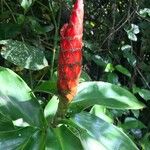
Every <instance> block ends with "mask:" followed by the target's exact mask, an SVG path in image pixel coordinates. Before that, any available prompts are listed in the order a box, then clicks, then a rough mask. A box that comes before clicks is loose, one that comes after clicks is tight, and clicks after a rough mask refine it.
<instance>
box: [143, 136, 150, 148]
mask: <svg viewBox="0 0 150 150" xmlns="http://www.w3.org/2000/svg"><path fill="white" fill-rule="evenodd" d="M141 146H142V148H143V150H149V148H150V133H147V134H146V135H145V136H144V137H143V138H142V140H141Z"/></svg>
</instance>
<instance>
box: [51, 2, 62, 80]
mask: <svg viewBox="0 0 150 150" xmlns="http://www.w3.org/2000/svg"><path fill="white" fill-rule="evenodd" d="M48 2H49V8H50V11H51V13H52V20H53V23H54V27H55V35H54V47H53V49H52V60H51V69H50V79H51V78H52V76H53V71H54V62H55V55H56V49H57V46H58V30H59V24H60V15H61V7H60V11H59V16H58V21H57V22H56V19H55V15H54V11H53V8H52V4H51V3H50V0H48ZM60 6H61V5H60Z"/></svg>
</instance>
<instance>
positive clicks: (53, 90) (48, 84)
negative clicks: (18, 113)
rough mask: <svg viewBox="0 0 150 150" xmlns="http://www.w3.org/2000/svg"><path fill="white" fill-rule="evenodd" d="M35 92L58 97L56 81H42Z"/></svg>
mask: <svg viewBox="0 0 150 150" xmlns="http://www.w3.org/2000/svg"><path fill="white" fill-rule="evenodd" d="M34 91H35V92H45V93H49V94H55V95H58V91H57V83H56V81H42V83H40V84H39V85H38V86H37V87H36V88H35V89H34Z"/></svg>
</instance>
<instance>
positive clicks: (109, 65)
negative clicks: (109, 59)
mask: <svg viewBox="0 0 150 150" xmlns="http://www.w3.org/2000/svg"><path fill="white" fill-rule="evenodd" d="M114 70H115V69H114V66H113V65H112V64H111V63H108V64H107V66H106V68H105V72H113V71H114Z"/></svg>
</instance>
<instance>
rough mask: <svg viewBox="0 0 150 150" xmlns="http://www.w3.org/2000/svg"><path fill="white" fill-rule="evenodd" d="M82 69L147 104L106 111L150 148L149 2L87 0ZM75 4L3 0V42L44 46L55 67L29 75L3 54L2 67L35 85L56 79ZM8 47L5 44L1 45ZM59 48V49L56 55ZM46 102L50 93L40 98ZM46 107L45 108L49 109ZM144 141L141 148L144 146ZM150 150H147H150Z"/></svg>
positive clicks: (0, 20)
mask: <svg viewBox="0 0 150 150" xmlns="http://www.w3.org/2000/svg"><path fill="white" fill-rule="evenodd" d="M84 3H85V16H84V36H83V39H84V47H83V71H84V72H86V73H87V74H88V75H89V76H90V78H91V80H94V81H106V82H110V83H113V84H116V85H120V86H123V87H124V88H126V89H128V90H130V91H131V92H133V93H134V94H135V95H136V96H137V97H138V99H139V100H140V101H142V102H143V103H144V104H146V106H147V107H146V108H145V109H143V110H125V111H124V110H121V111H120V110H109V109H108V110H107V111H108V112H107V113H108V115H109V116H110V117H112V116H113V117H115V124H116V125H117V126H121V125H122V126H124V128H125V130H126V133H127V134H128V135H129V136H130V137H131V138H132V139H133V140H134V141H135V142H136V144H137V145H138V146H139V148H142V146H143V145H144V146H145V145H147V147H149V148H150V142H149V138H150V101H149V100H150V9H149V8H150V1H149V0H85V1H84ZM72 4H73V1H72V0H55V1H52V8H49V3H48V0H35V1H34V2H33V3H31V4H30V3H29V2H28V3H26V4H23V2H22V1H21V0H20V1H19V0H13V1H12V0H1V1H0V40H5V39H13V40H18V41H22V42H26V43H28V44H30V45H32V46H35V47H38V48H41V49H43V50H44V53H45V54H46V55H45V56H46V58H47V60H48V63H49V65H50V67H46V68H44V69H42V70H40V71H29V70H26V69H22V68H21V67H18V66H16V65H13V64H12V63H10V62H9V61H7V60H5V59H4V58H3V57H2V56H0V65H1V66H3V67H8V68H11V69H12V70H13V71H15V72H16V73H17V74H19V75H20V76H21V77H22V78H23V79H24V80H25V81H26V82H27V83H28V85H29V86H30V87H32V88H35V87H36V85H37V84H38V82H39V81H40V80H43V79H49V78H52V74H53V72H55V71H56V70H57V58H58V52H59V30H60V28H61V26H62V25H63V24H64V23H65V22H67V21H68V19H69V15H70V11H71V7H72ZM1 47H3V45H1ZM54 50H56V51H54ZM37 96H39V97H40V98H41V97H42V99H43V101H44V102H43V105H44V106H45V105H46V103H47V102H45V101H46V100H44V99H46V98H47V95H46V94H40V93H39V94H38V95H37ZM44 106H43V107H44ZM141 143H142V144H141ZM146 150H148V149H146Z"/></svg>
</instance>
